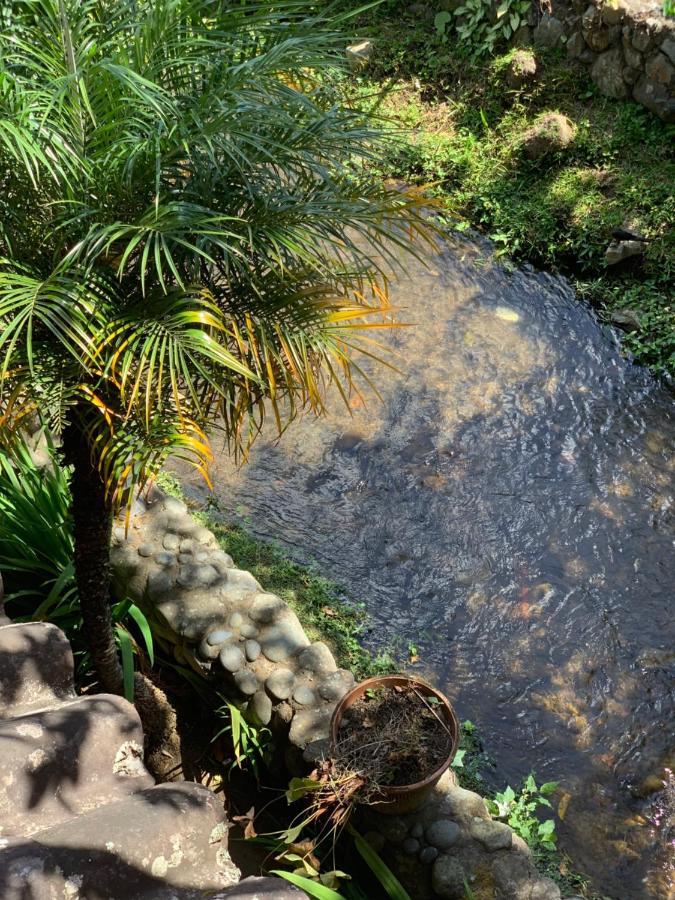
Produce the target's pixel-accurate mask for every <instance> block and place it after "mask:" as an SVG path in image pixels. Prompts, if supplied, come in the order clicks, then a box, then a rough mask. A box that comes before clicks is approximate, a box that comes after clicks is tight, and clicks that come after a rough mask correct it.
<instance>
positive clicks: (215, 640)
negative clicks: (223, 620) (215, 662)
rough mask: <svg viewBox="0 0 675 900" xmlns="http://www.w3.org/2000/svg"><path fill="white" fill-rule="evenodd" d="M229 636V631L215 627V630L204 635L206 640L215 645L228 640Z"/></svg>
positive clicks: (230, 634)
mask: <svg viewBox="0 0 675 900" xmlns="http://www.w3.org/2000/svg"><path fill="white" fill-rule="evenodd" d="M231 637H232V632H231V631H225V629H224V628H216V629H215V631H209V633H208V634H207V636H206V642H207V644H210V645H211V646H212V647H215V646H216V645H219V644H224V643H225V641H229V640H230V638H231Z"/></svg>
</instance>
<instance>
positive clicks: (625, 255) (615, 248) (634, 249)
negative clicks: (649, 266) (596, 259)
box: [605, 241, 645, 266]
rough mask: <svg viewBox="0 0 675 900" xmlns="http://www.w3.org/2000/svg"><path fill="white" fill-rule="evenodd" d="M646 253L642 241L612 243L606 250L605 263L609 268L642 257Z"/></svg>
mask: <svg viewBox="0 0 675 900" xmlns="http://www.w3.org/2000/svg"><path fill="white" fill-rule="evenodd" d="M644 251H645V245H644V243H643V242H642V241H612V242H611V244H610V245H609V247H607V249H606V250H605V262H606V263H607V265H608V266H616V265H617V264H618V263H621V262H623V261H624V260H625V259H630V257H631V256H641V255H642V254H643V253H644Z"/></svg>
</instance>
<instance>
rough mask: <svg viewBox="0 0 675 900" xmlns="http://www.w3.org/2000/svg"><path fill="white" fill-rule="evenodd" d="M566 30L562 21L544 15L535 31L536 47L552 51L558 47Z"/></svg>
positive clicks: (546, 14) (547, 14)
mask: <svg viewBox="0 0 675 900" xmlns="http://www.w3.org/2000/svg"><path fill="white" fill-rule="evenodd" d="M564 31H565V29H564V28H563V23H562V22H561V21H560V19H556V17H555V16H552V15H549V13H544V15H543V16H542V17H541V20H540V22H539V24H538V25H537V27H536V28H535V29H534V34H533V36H532V37H533V40H534V45H535V47H541V48H542V49H544V50H550V49H552V48H553V47H556V46H557V45H558V43H559V41H560V38H561V37H562V36H563V34H564Z"/></svg>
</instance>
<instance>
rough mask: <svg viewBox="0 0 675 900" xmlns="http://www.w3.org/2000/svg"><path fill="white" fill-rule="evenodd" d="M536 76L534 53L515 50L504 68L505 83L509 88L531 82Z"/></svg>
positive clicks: (523, 85) (519, 86)
mask: <svg viewBox="0 0 675 900" xmlns="http://www.w3.org/2000/svg"><path fill="white" fill-rule="evenodd" d="M536 77H537V60H536V59H535V58H534V53H532V52H531V51H527V50H517V51H516V52H515V53H514V54H513V56H512V57H511V61H510V63H509V65H508V67H507V69H506V83H507V84H508V86H509V87H511V88H521V87H525V86H526V85H529V84H531V83H532V82H533V81H534V79H535V78H536Z"/></svg>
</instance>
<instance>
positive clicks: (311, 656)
mask: <svg viewBox="0 0 675 900" xmlns="http://www.w3.org/2000/svg"><path fill="white" fill-rule="evenodd" d="M298 665H299V666H300V668H302V669H310V670H311V671H312V672H316V674H317V675H328V674H329V673H330V672H335V671H336V669H337V665H336V663H335V660H334V658H333V654H332V653H331V652H330V650H329V649H328V647H327V646H326V644H324V643H323V642H322V641H317V642H316V643H315V644H310V646H309V647H306V648H305V649H304V650H303V651H302V652H301V653H299V654H298Z"/></svg>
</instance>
